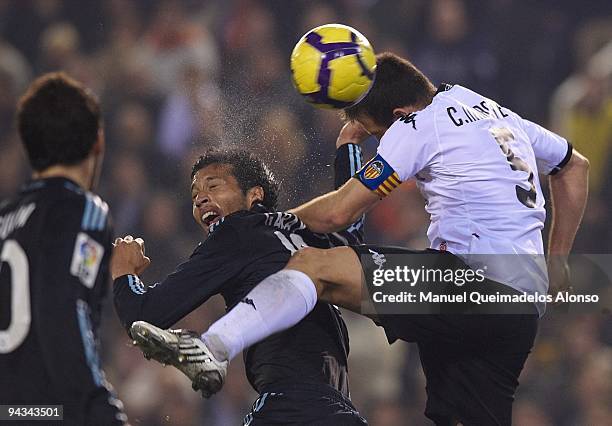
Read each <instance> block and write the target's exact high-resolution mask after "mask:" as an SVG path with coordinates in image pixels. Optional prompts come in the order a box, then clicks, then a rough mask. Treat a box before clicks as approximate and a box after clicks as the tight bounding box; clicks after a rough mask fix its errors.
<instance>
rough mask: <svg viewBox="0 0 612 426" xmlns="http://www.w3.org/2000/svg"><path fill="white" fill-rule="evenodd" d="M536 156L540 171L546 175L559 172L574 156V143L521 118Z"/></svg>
mask: <svg viewBox="0 0 612 426" xmlns="http://www.w3.org/2000/svg"><path fill="white" fill-rule="evenodd" d="M521 120H522V125H523V130H524V131H525V133H526V134H527V137H528V138H529V141H530V142H531V146H532V148H533V152H534V154H535V157H536V161H537V166H538V171H539V172H540V173H542V174H546V175H554V174H556V173H558V172H559V170H561V169H562V168H563V167H564V166H565V165H566V164H567V163H568V162H569V160H570V158H571V157H572V151H573V148H572V144H571V143H569V142H568V141H567V140H565V139H564V138H562V137H561V136H559V135H557V134H556V133H553V132H551V131H550V130H547V129H545V128H544V127H542V126H540V125H538V124H536V123H533V122H531V121H529V120H525V119H521Z"/></svg>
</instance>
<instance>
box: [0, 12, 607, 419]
mask: <svg viewBox="0 0 612 426" xmlns="http://www.w3.org/2000/svg"><path fill="white" fill-rule="evenodd" d="M328 22H342V23H346V24H349V25H352V26H354V27H356V28H358V29H359V30H360V31H361V32H363V33H364V34H365V35H366V36H367V37H368V38H369V40H370V41H371V42H372V43H373V45H374V48H375V50H376V51H377V52H382V51H384V50H392V51H394V52H396V53H399V54H401V55H406V56H408V57H409V58H411V59H412V60H413V61H414V62H415V64H416V65H417V66H419V67H421V68H422V69H423V70H424V71H425V73H426V74H428V75H429V76H430V77H431V78H432V80H433V81H434V83H439V82H451V83H461V84H464V85H466V86H468V87H470V88H473V89H475V90H477V91H479V92H481V93H484V94H487V95H489V96H491V97H493V98H495V99H496V100H498V101H499V102H500V103H501V104H503V105H505V106H507V107H509V108H512V109H514V110H516V111H517V112H519V113H520V114H522V115H523V116H524V117H526V118H529V119H531V120H533V121H536V122H539V123H541V124H544V125H546V126H549V127H550V128H552V129H554V130H555V131H557V132H559V133H561V134H562V135H564V136H565V137H567V138H568V139H570V140H571V141H572V142H573V143H574V145H575V146H576V147H577V148H578V149H579V150H580V151H581V152H583V153H584V154H586V155H587V156H588V157H589V159H590V161H591V182H590V191H591V194H590V198H589V204H588V207H587V212H586V215H585V219H584V224H583V227H582V229H581V231H580V233H579V236H578V239H577V242H576V245H575V251H576V252H581V253H610V250H611V249H612V243H611V241H610V239H611V237H612V235H611V234H612V227H611V226H610V220H611V219H612V201H611V200H612V189H611V187H610V186H608V185H607V184H606V182H608V181H609V179H610V177H611V176H610V171H611V170H612V168H611V167H610V160H611V158H612V90H611V86H610V83H611V82H612V79H611V75H612V3H610V2H609V1H605V0H602V1H578V2H577V1H571V2H570V1H539V2H526V1H517V0H490V1H487V2H479V1H468V0H436V1H424V0H378V1H377V0H354V1H351V0H344V1H301V0H300V1H281V0H278V1H250V0H236V1H221V0H218V1H217V0H214V1H212V0H211V1H203V0H202V1H149V0H146V1H145V0H140V1H138V0H134V1H130V0H103V1H102V0H100V1H94V0H87V1H78V0H74V1H59V0H21V1H17V0H14V1H11V0H3V1H0V93H1V94H2V95H1V96H0V197H2V198H4V197H6V196H8V195H9V194H11V193H12V192H13V191H14V190H15V189H16V188H18V187H19V185H20V183H21V182H22V181H23V180H24V179H27V177H28V175H29V170H28V169H27V165H26V164H25V161H24V156H23V154H22V150H21V147H20V145H19V142H18V138H17V136H16V133H15V129H14V124H13V119H14V112H15V103H16V100H17V98H18V96H19V94H20V93H22V92H23V90H24V88H25V87H26V86H27V84H28V82H30V81H31V80H32V78H33V77H34V76H36V75H38V74H40V73H42V72H46V71H50V70H57V69H63V70H66V71H67V72H68V73H70V74H71V75H73V76H75V77H76V78H78V79H79V80H81V81H83V82H85V83H86V84H87V85H88V86H90V87H91V88H92V89H93V90H94V92H95V93H96V94H97V95H98V96H99V97H100V99H101V101H102V106H103V110H104V117H105V129H106V138H107V157H106V162H105V167H104V173H103V183H102V185H101V188H100V191H99V192H100V194H101V195H102V196H103V197H104V198H105V199H106V200H107V201H108V202H109V203H110V206H111V209H112V213H113V216H114V220H115V231H116V233H117V235H124V234H126V233H130V234H132V235H139V236H143V237H144V238H145V240H146V242H147V251H148V253H149V255H150V257H151V258H152V260H153V265H152V266H151V268H150V270H149V271H148V272H147V274H146V276H145V278H146V279H147V281H148V282H151V281H152V280H154V279H156V278H160V277H162V276H163V274H165V273H168V272H170V271H171V270H172V268H173V266H174V265H176V264H177V263H178V262H179V261H180V260H181V259H183V258H185V257H186V256H188V255H189V254H190V253H191V250H192V249H193V247H194V246H195V244H196V243H197V241H198V239H199V236H200V232H199V230H198V228H197V227H196V225H195V224H194V223H193V220H192V219H191V216H190V212H191V208H190V198H189V186H188V185H189V181H188V176H189V171H190V168H191V164H192V162H193V160H194V159H195V158H196V156H197V155H198V153H200V152H201V151H202V150H203V149H205V148H206V147H210V146H217V145H237V146H241V147H244V148H248V149H250V150H253V151H254V152H256V153H257V154H260V155H262V156H263V157H264V158H266V159H267V160H268V161H269V164H270V166H271V167H272V169H273V170H275V171H276V173H277V175H278V176H279V178H281V179H282V181H283V187H284V193H283V197H282V198H281V200H282V201H281V204H282V205H281V207H291V206H293V205H295V204H296V203H299V202H300V201H304V200H307V199H308V198H310V197H312V196H313V195H316V194H319V193H322V192H324V191H326V190H329V189H330V188H331V186H332V183H331V170H332V168H331V167H330V164H331V162H332V158H333V152H334V140H335V137H336V135H337V131H338V130H339V128H340V122H339V120H338V118H337V115H336V113H334V112H329V111H316V110H314V109H313V108H311V107H310V106H308V105H306V104H305V103H304V102H303V101H302V99H300V98H299V96H298V95H297V94H296V93H295V92H294V90H293V89H292V87H291V82H290V75H289V67H288V59H289V54H290V51H291V48H292V46H293V44H294V43H295V42H296V41H297V40H298V38H299V37H300V36H301V35H302V34H303V33H304V32H305V31H306V30H307V29H309V28H311V27H314V26H316V25H320V24H322V23H328ZM372 149H373V146H372V145H371V144H370V145H369V150H370V151H371V150H372ZM397 192H399V193H397V194H394V196H392V197H390V198H389V199H387V200H386V201H385V202H384V203H382V204H381V205H380V206H379V207H378V208H377V209H376V210H375V211H373V212H372V213H371V214H369V216H368V219H367V238H368V240H369V241H371V242H380V243H392V244H401V245H407V246H411V247H416V248H421V247H424V246H425V245H426V244H427V243H426V239H425V229H426V226H427V217H426V215H425V213H424V210H423V201H422V199H421V198H420V196H419V195H418V192H417V191H415V188H414V187H413V185H411V184H410V183H406V184H404V185H403V186H402V188H401V190H398V191H397ZM107 305H108V306H107V307H106V315H105V317H104V326H103V339H102V350H103V360H104V365H105V370H106V373H107V376H108V378H109V379H110V381H111V382H112V383H113V385H114V386H115V388H116V390H117V392H118V394H119V396H120V397H121V399H122V400H123V401H124V402H125V404H126V410H127V413H128V415H129V417H130V419H131V422H132V424H136V425H137V424H142V425H162V424H174V425H192V424H193V425H199V424H206V425H222V426H225V425H235V424H239V423H240V421H241V419H242V416H243V415H244V414H245V413H246V412H247V410H248V408H249V406H250V404H251V403H252V402H253V400H254V398H255V394H254V392H253V391H252V390H251V389H250V386H249V385H248V383H247V382H246V380H245V379H244V376H243V366H242V362H241V360H240V359H237V360H236V361H235V362H234V363H233V365H232V366H231V368H230V373H229V377H228V380H227V384H226V386H225V389H224V390H223V391H222V392H221V393H220V394H219V395H217V396H216V397H214V398H213V399H212V400H210V401H203V400H201V399H200V398H199V396H198V395H197V394H196V393H194V392H193V391H192V390H191V388H190V386H189V382H188V381H187V379H186V378H184V377H182V376H181V375H180V374H179V373H177V372H176V371H175V370H174V369H172V368H165V369H164V368H162V367H161V366H159V365H157V364H155V363H152V362H151V363H149V362H146V361H145V360H144V359H143V358H142V356H141V355H140V352H139V351H138V350H137V349H134V348H132V347H131V346H130V345H129V341H128V339H127V336H126V335H125V334H124V332H123V330H122V329H121V328H120V326H119V324H118V321H117V319H116V316H115V313H114V311H113V309H112V307H111V304H110V303H107ZM222 312H223V302H222V300H221V299H220V298H216V299H215V300H213V301H212V302H211V303H209V304H207V305H206V307H205V308H203V309H202V308H200V309H199V310H198V311H196V312H195V313H193V314H192V315H190V316H189V317H188V318H187V319H186V320H185V321H183V322H182V323H181V324H182V325H184V326H186V327H189V328H192V329H196V330H203V329H204V328H205V326H206V325H207V324H209V323H210V322H211V321H212V320H214V319H215V318H217V317H218V316H220V315H221V314H222ZM347 318H348V322H349V327H350V331H351V357H350V372H351V376H350V377H351V389H352V396H353V400H354V402H355V404H356V406H357V407H358V408H359V409H360V411H361V412H362V413H363V414H365V415H366V416H367V417H368V419H369V421H370V423H371V424H372V425H374V426H387V425H399V424H414V425H419V424H424V423H425V420H424V417H423V415H422V411H423V407H424V391H423V386H424V381H423V376H422V373H421V371H420V366H419V363H418V357H417V354H416V351H415V350H414V347H412V346H411V345H406V344H402V343H398V344H395V345H393V346H392V347H389V346H388V345H387V344H386V343H385V339H384V336H383V333H382V331H381V330H380V329H377V328H376V327H375V326H374V325H373V324H371V323H370V322H369V321H368V320H365V319H363V318H360V317H357V316H354V315H347ZM606 319H607V321H606ZM611 344H612V326H611V325H610V321H609V317H607V318H606V317H603V316H573V317H567V316H557V317H555V316H553V315H551V316H548V317H547V318H545V319H544V321H543V322H542V323H541V330H540V334H539V337H538V340H537V344H536V347H535V350H534V352H533V354H532V356H531V357H530V359H529V361H528V363H527V366H526V369H525V371H524V372H523V374H522V376H521V383H522V385H521V387H520V388H519V392H518V395H517V403H516V404H515V424H517V425H521V426H526V425H605V424H610V422H612V348H611V347H610V345H611Z"/></svg>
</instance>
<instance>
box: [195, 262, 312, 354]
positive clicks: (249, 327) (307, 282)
mask: <svg viewBox="0 0 612 426" xmlns="http://www.w3.org/2000/svg"><path fill="white" fill-rule="evenodd" d="M316 303H317V289H316V287H315V285H314V283H313V282H312V280H311V279H310V277H308V275H306V274H304V273H303V272H300V271H295V270H292V269H283V270H281V271H279V272H277V273H275V274H272V275H270V276H269V277H267V278H266V279H264V280H263V281H262V282H260V283H259V284H258V285H257V286H256V287H255V288H253V290H251V291H250V292H249V293H248V294H247V295H246V296H245V297H244V298H243V299H242V300H241V301H240V302H239V303H238V304H237V305H236V306H234V307H233V308H232V309H231V310H230V311H229V312H228V313H227V314H225V315H224V316H223V317H221V318H220V319H219V320H217V321H216V322H215V323H214V324H213V325H211V326H210V328H209V329H208V331H206V332H205V333H204V334H202V340H203V341H204V342H205V343H206V345H207V346H208V347H209V349H210V350H211V351H212V353H213V355H214V356H215V358H217V359H218V360H219V361H224V360H231V359H232V358H234V357H235V356H236V355H237V354H239V353H240V352H242V351H243V350H244V349H246V348H248V347H249V346H251V345H252V344H254V343H257V342H259V341H260V340H263V339H265V338H266V337H268V336H270V335H272V334H274V333H278V332H279V331H283V330H286V329H288V328H290V327H293V326H294V325H295V324H297V323H298V322H300V321H301V320H302V319H303V318H304V317H305V316H306V315H308V314H309V313H310V311H312V310H313V309H314V306H315V304H316Z"/></svg>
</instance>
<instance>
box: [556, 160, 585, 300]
mask: <svg viewBox="0 0 612 426" xmlns="http://www.w3.org/2000/svg"><path fill="white" fill-rule="evenodd" d="M549 179H550V181H549V182H550V196H551V199H552V224H551V229H550V236H549V240H548V256H549V259H548V263H549V274H550V286H551V292H553V293H554V292H555V291H558V290H561V289H562V287H563V286H564V285H565V284H564V282H565V281H567V276H566V274H567V255H568V254H569V252H570V250H571V249H572V245H573V244H574V238H575V237H576V232H577V231H578V226H579V225H580V222H581V221H582V215H583V214H584V209H585V206H586V202H587V197H588V185H589V161H588V160H587V159H586V157H584V156H583V155H581V154H580V153H579V152H577V151H576V150H574V151H573V153H572V156H571V158H570V160H569V162H568V163H567V164H566V165H565V167H564V168H563V169H561V170H560V171H559V173H557V174H555V175H553V176H550V177H549Z"/></svg>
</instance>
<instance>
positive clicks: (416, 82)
mask: <svg viewBox="0 0 612 426" xmlns="http://www.w3.org/2000/svg"><path fill="white" fill-rule="evenodd" d="M435 90H436V89H435V88H434V86H433V84H432V83H431V81H429V79H428V78H427V77H426V76H425V75H424V74H423V73H422V72H421V71H419V70H418V69H417V68H416V67H415V66H414V65H413V64H412V63H411V62H410V61H408V60H407V59H403V58H400V57H399V56H397V55H395V54H393V53H390V52H384V53H381V54H379V55H376V78H375V79H374V85H373V86H372V88H371V89H370V92H369V93H368V94H367V95H366V97H365V98H363V99H362V100H361V101H360V102H359V103H357V104H356V105H353V106H350V107H348V108H345V109H344V111H343V116H344V119H345V120H348V121H350V120H355V119H358V118H359V116H360V115H362V114H366V115H368V116H369V117H371V118H372V119H373V120H374V121H375V122H376V123H377V124H380V125H384V126H386V127H389V126H391V124H393V122H394V121H395V119H396V118H397V117H395V116H394V115H393V110H394V109H395V108H400V107H403V106H407V105H416V106H425V105H427V104H428V103H429V102H431V99H432V97H433V95H434V93H435Z"/></svg>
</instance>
